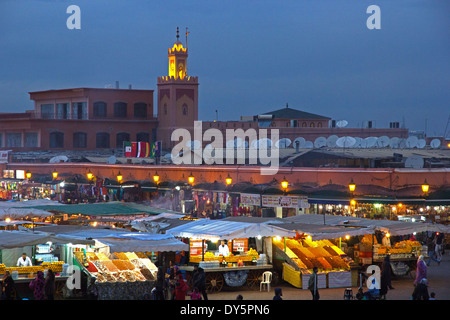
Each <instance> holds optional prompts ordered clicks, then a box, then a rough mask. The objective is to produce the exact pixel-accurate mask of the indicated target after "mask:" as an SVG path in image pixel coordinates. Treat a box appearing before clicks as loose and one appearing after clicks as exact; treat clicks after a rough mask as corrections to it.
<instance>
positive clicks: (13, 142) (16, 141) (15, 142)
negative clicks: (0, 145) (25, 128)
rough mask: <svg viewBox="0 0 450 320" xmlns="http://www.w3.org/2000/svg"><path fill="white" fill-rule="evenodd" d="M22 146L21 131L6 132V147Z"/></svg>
mask: <svg viewBox="0 0 450 320" xmlns="http://www.w3.org/2000/svg"><path fill="white" fill-rule="evenodd" d="M21 146H22V133H20V132H18V133H16V132H7V133H6V147H7V148H8V147H21Z"/></svg>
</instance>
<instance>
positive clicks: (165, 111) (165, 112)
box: [164, 103, 167, 114]
mask: <svg viewBox="0 0 450 320" xmlns="http://www.w3.org/2000/svg"><path fill="white" fill-rule="evenodd" d="M164 114H167V104H165V103H164Z"/></svg>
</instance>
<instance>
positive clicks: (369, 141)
mask: <svg viewBox="0 0 450 320" xmlns="http://www.w3.org/2000/svg"><path fill="white" fill-rule="evenodd" d="M364 140H366V143H367V148H373V147H375V144H376V143H377V140H378V138H377V137H367V138H365V139H364Z"/></svg>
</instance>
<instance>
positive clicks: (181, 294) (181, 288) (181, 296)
mask: <svg viewBox="0 0 450 320" xmlns="http://www.w3.org/2000/svg"><path fill="white" fill-rule="evenodd" d="M187 289H188V286H187V285H186V283H185V282H184V279H183V275H182V274H178V275H177V281H176V283H175V290H174V300H186V293H187Z"/></svg>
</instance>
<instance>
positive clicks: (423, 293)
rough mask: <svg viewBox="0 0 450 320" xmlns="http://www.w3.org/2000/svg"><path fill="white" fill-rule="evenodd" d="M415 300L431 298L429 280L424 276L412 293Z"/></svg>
mask: <svg viewBox="0 0 450 320" xmlns="http://www.w3.org/2000/svg"><path fill="white" fill-rule="evenodd" d="M412 299H413V300H429V299H430V296H429V295H428V280H427V279H426V278H423V279H422V280H420V282H419V283H418V284H417V285H416V287H415V288H414V291H413V294H412Z"/></svg>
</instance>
